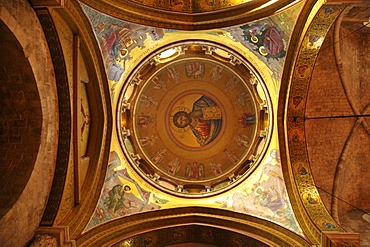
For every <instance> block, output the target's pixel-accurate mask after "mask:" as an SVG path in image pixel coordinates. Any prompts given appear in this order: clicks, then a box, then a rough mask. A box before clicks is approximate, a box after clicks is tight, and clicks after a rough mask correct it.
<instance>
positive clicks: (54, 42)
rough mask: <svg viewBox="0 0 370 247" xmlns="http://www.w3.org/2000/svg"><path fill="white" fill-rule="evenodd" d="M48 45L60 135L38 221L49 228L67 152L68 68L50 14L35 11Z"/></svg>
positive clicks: (64, 177) (57, 201)
mask: <svg viewBox="0 0 370 247" xmlns="http://www.w3.org/2000/svg"><path fill="white" fill-rule="evenodd" d="M36 14H37V16H38V18H39V20H40V23H41V26H42V28H43V30H44V34H45V37H46V40H47V42H48V45H49V49H50V54H51V58H52V61H53V68H54V72H55V78H56V82H57V90H58V105H59V136H58V153H57V160H56V167H55V174H54V179H53V185H52V188H51V191H50V195H49V199H48V203H47V206H46V209H45V211H44V215H43V217H42V220H41V224H42V225H52V224H53V222H54V220H55V217H56V215H57V212H58V209H59V204H60V202H61V199H62V195H63V189H64V184H65V180H66V176H67V169H68V161H69V150H70V142H71V105H70V97H69V85H68V79H67V73H66V71H67V68H66V66H65V61H64V57H63V52H62V47H61V44H60V42H59V38H58V34H57V31H56V28H55V26H54V23H53V20H52V18H51V16H50V13H49V11H48V10H46V9H40V10H36Z"/></svg>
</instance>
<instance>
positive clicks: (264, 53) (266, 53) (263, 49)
mask: <svg viewBox="0 0 370 247" xmlns="http://www.w3.org/2000/svg"><path fill="white" fill-rule="evenodd" d="M258 51H259V52H260V53H261V55H262V56H267V55H268V51H267V49H266V47H264V46H260V48H259V49H258Z"/></svg>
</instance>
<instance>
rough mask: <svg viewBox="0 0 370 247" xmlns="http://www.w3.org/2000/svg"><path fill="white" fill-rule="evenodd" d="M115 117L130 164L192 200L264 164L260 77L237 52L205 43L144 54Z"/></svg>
mask: <svg viewBox="0 0 370 247" xmlns="http://www.w3.org/2000/svg"><path fill="white" fill-rule="evenodd" d="M118 113H119V116H118V118H117V119H118V121H119V122H118V128H119V135H120V141H121V145H122V147H123V149H124V150H125V154H126V156H127V157H129V160H130V161H131V164H133V167H134V168H135V169H136V170H137V171H138V172H139V173H143V175H144V176H143V177H144V178H149V179H147V181H148V182H149V183H151V184H153V185H154V186H157V185H159V187H161V188H163V189H165V190H166V191H168V192H170V193H174V194H176V195H182V196H190V197H196V196H205V195H209V194H214V193H213V192H220V191H223V189H224V188H225V187H229V186H230V185H235V184H237V180H238V181H241V178H243V177H245V175H246V174H247V172H248V173H249V172H250V170H252V168H255V166H256V164H258V163H259V161H260V159H261V155H260V154H261V153H263V152H264V151H265V149H266V146H267V145H266V144H267V143H268V139H269V137H270V134H271V126H272V121H271V118H272V116H271V113H272V111H271V103H270V98H269V97H268V92H267V89H266V86H265V84H264V83H263V81H262V80H261V78H260V77H259V76H258V75H257V74H256V72H255V71H254V70H252V68H251V66H250V65H249V64H248V63H247V61H245V60H244V59H242V57H241V56H240V55H238V54H236V53H235V52H233V51H231V50H230V49H227V48H226V47H223V46H221V45H216V44H215V43H211V42H206V41H202V40H191V41H185V42H181V43H176V44H173V45H169V46H165V47H164V48H162V49H161V50H160V51H157V52H155V53H153V54H151V55H150V56H149V57H147V58H146V59H145V60H144V61H143V62H142V63H141V64H140V65H138V66H137V67H136V71H135V72H134V73H133V74H132V76H131V77H130V78H128V82H127V83H126V86H125V87H124V89H123V92H122V95H121V98H120V100H119V109H118ZM269 115H270V116H269Z"/></svg>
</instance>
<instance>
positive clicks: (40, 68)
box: [0, 2, 58, 246]
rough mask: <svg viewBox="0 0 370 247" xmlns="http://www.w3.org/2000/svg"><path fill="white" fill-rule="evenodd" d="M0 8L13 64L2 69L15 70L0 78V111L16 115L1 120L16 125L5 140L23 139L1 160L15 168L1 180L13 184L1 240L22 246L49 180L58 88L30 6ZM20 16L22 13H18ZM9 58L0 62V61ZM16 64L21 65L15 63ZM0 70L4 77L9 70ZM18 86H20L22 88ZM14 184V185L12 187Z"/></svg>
mask: <svg viewBox="0 0 370 247" xmlns="http://www.w3.org/2000/svg"><path fill="white" fill-rule="evenodd" d="M0 7H1V12H0V20H1V24H0V25H1V30H2V31H3V30H5V32H2V40H1V44H4V42H5V44H9V45H11V46H12V48H11V49H8V48H9V47H7V46H5V49H6V51H7V53H8V54H9V55H5V57H9V58H4V59H10V61H12V64H7V65H5V67H4V68H5V69H9V72H12V73H13V74H15V75H14V76H13V77H11V78H10V79H9V81H8V83H9V84H6V85H4V83H3V82H2V83H1V86H2V91H1V93H2V94H5V95H7V96H9V94H10V96H9V97H10V100H9V101H8V102H7V104H9V105H7V106H6V107H2V109H1V110H2V111H4V110H11V109H13V110H14V112H15V114H18V117H19V119H16V116H13V117H14V119H7V116H2V118H1V120H2V123H6V124H7V126H10V125H16V126H18V127H19V128H16V129H15V130H11V129H8V130H7V131H8V132H6V135H5V137H7V138H5V140H8V141H10V139H11V138H12V141H14V142H15V141H18V142H20V141H22V142H24V143H23V144H22V145H21V144H19V145H15V146H17V147H16V148H14V150H13V151H12V156H10V155H9V156H6V157H9V158H10V159H11V162H13V163H8V162H7V161H4V160H2V161H1V163H2V165H3V164H5V165H6V167H7V168H6V169H15V170H13V172H12V173H11V174H10V176H9V177H8V178H6V179H5V180H2V181H5V182H7V181H9V182H10V184H9V185H8V186H11V187H13V188H11V189H12V191H13V193H14V191H15V194H14V198H12V199H11V200H10V202H9V203H7V205H6V207H5V209H2V214H4V216H2V215H1V216H2V217H1V219H0V226H1V227H0V229H1V230H0V245H2V246H21V245H24V243H27V242H28V241H29V240H30V239H31V238H32V236H33V234H34V232H35V230H36V228H37V227H38V225H39V223H40V220H41V217H42V212H43V211H44V208H45V205H46V201H47V197H48V194H49V191H50V187H51V183H52V179H53V174H54V170H55V160H56V151H57V145H58V139H57V136H58V115H57V109H58V108H57V107H58V106H57V91H56V82H55V76H54V72H53V69H52V67H51V64H52V63H51V58H50V53H49V50H48V46H47V43H46V41H45V38H44V36H43V35H40V33H42V29H41V26H40V24H39V21H38V19H37V16H36V15H35V13H34V11H33V10H32V8H31V6H29V5H28V4H27V3H26V4H25V5H24V6H23V7H22V8H16V7H14V6H12V2H3V3H1V4H0ZM18 15H21V16H22V18H16V16H18ZM3 34H4V35H3ZM12 43H13V44H12ZM2 46H3V45H2ZM12 54H14V55H17V56H16V57H17V59H16V60H15V59H14V60H12V57H11V55H12ZM7 62H9V61H8V60H2V61H1V63H2V64H4V63H7ZM19 66H21V68H17V67H19ZM17 69H18V73H21V72H22V73H21V74H20V75H18V76H16V71H17ZM2 72H4V73H3V75H2V78H1V79H2V80H4V78H9V75H11V74H8V73H7V72H6V71H2ZM22 81H23V82H26V81H27V85H26V83H25V84H24V85H22V84H21V83H20V82H22ZM17 82H19V83H18V84H17ZM16 89H17V90H18V89H19V91H22V90H23V93H20V92H17V91H16ZM13 91H14V93H12V92H13ZM2 100H3V99H2ZM5 100H6V99H5ZM18 101H19V102H18ZM11 105H13V107H11ZM24 107H27V110H24V109H23V108H24ZM2 128H4V126H3V127H2ZM13 129H14V128H13ZM17 131H18V132H17ZM16 134H17V135H16ZM1 145H7V143H2V144H1ZM10 149H11V147H7V148H6V150H5V152H7V154H8V153H9V154H10ZM2 152H3V150H2ZM18 166H20V167H18ZM18 171H20V173H18ZM3 176H4V175H3ZM20 176H24V177H23V178H20ZM2 179H3V178H2ZM12 184H14V185H16V188H17V189H16V190H14V188H15V187H14V186H12ZM5 226H6V227H5ZM14 229H17V237H16V238H8V237H7V236H11V235H13V234H14V232H11V231H14Z"/></svg>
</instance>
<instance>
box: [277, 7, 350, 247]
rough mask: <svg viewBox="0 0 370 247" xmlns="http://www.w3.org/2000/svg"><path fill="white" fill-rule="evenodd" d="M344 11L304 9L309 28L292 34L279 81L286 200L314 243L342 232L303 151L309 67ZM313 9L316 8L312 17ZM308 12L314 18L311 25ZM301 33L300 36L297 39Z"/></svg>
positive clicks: (280, 127)
mask: <svg viewBox="0 0 370 247" xmlns="http://www.w3.org/2000/svg"><path fill="white" fill-rule="evenodd" d="M315 4H316V5H315ZM314 5H315V6H314ZM344 7H345V5H328V4H322V3H321V2H318V3H315V2H314V1H311V2H310V3H308V4H307V5H306V7H305V10H304V11H306V12H305V13H306V15H307V17H306V18H301V19H303V20H305V21H307V20H308V22H307V23H310V24H309V27H304V26H303V25H304V23H301V24H300V25H302V26H299V25H297V28H296V30H295V31H296V32H295V34H296V37H297V36H299V37H301V39H296V41H295V42H296V43H295V44H294V45H295V46H294V45H292V46H291V47H290V48H291V49H290V54H292V56H291V57H290V58H288V59H287V61H286V66H288V65H289V66H290V67H291V69H290V70H286V72H287V73H286V74H285V75H283V79H282V81H288V82H289V83H287V84H282V89H281V92H280V97H279V109H278V116H279V119H278V125H279V130H280V132H279V140H280V149H281V151H282V152H281V154H282V159H283V160H284V159H285V162H286V164H288V165H287V166H283V170H284V178H285V180H286V185H287V188H288V192H289V194H290V197H291V198H292V199H293V200H295V201H296V203H293V208H294V211H295V212H296V215H297V219H298V220H299V222H300V224H301V226H302V229H303V230H304V232H305V233H306V234H307V236H308V237H309V238H310V239H311V240H315V241H317V242H319V241H320V237H321V232H322V231H337V232H338V231H343V230H342V229H341V228H340V226H339V225H338V224H337V223H336V222H335V221H334V220H333V218H332V217H331V216H330V214H329V213H328V212H327V210H326V208H325V206H324V204H323V203H322V201H321V199H320V196H319V193H318V191H317V189H316V186H315V184H314V179H313V177H312V173H311V171H310V164H309V159H308V154H307V150H306V139H305V122H304V116H305V107H306V100H307V94H308V89H309V84H310V80H311V76H312V71H313V67H314V65H315V62H316V58H317V56H318V53H319V52H320V48H321V44H322V42H323V40H324V39H325V37H326V35H327V33H328V31H329V29H330V27H331V25H332V24H333V23H334V21H335V20H336V18H337V17H338V15H339V14H340V12H341V11H342V10H343V9H344ZM314 8H319V9H318V10H317V12H316V13H314V12H315V10H314ZM310 12H311V13H314V14H315V16H314V17H313V18H312V21H311V22H310V21H309V14H310ZM302 15H304V13H303V14H302ZM305 28H306V29H305ZM302 33H303V34H304V36H301V34H302ZM292 40H294V36H293V38H292ZM294 49H297V53H294V51H293V50H294ZM294 54H298V55H297V57H295V58H294V57H293V55H294ZM292 65H293V66H292ZM288 73H289V75H288ZM287 77H289V78H287ZM286 96H288V97H286ZM309 234H312V235H311V236H310V235H309Z"/></svg>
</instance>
